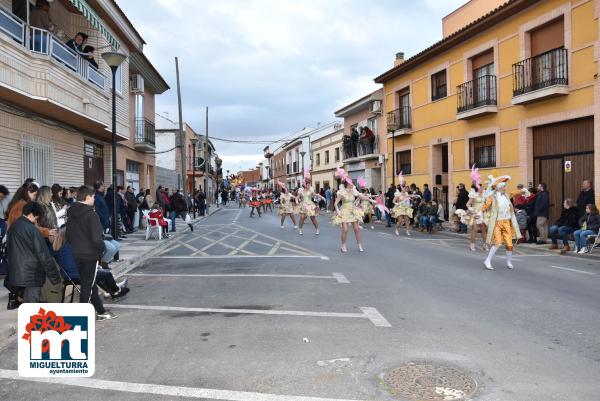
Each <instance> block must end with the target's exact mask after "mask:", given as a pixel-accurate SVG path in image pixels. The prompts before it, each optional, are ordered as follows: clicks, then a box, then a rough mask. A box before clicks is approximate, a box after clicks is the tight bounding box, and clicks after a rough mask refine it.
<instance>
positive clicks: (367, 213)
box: [356, 177, 377, 230]
mask: <svg viewBox="0 0 600 401" xmlns="http://www.w3.org/2000/svg"><path fill="white" fill-rule="evenodd" d="M356 183H357V184H358V187H359V188H360V193H361V194H363V195H364V196H366V197H368V198H369V199H368V200H366V199H360V209H361V210H362V212H363V221H366V222H368V223H369V224H371V230H374V229H375V226H374V225H373V222H374V220H373V215H375V208H374V207H373V202H372V199H373V196H372V195H371V194H370V193H369V190H368V189H367V182H366V181H365V179H364V178H363V177H358V179H357V180H356ZM375 204H377V202H375Z"/></svg>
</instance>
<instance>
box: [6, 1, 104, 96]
mask: <svg viewBox="0 0 600 401" xmlns="http://www.w3.org/2000/svg"><path fill="white" fill-rule="evenodd" d="M0 32H4V33H5V34H7V35H9V36H10V37H11V38H13V39H14V40H15V41H16V42H17V43H19V44H20V45H22V46H24V47H25V48H27V49H28V50H29V51H31V52H32V53H35V54H42V55H47V56H48V57H50V58H51V59H54V60H55V61H57V62H59V63H60V64H62V65H64V66H65V67H67V68H68V69H69V70H71V71H73V72H74V73H77V74H78V75H79V76H81V77H82V78H84V79H85V80H86V81H88V82H91V83H92V84H94V85H96V86H98V87H99V88H101V89H104V88H105V82H106V78H105V76H104V75H103V74H102V73H101V72H100V71H98V69H96V68H95V67H94V66H92V65H91V64H90V63H89V61H88V60H87V59H85V58H83V57H82V56H81V55H79V54H77V53H76V52H75V51H74V50H73V49H71V48H69V47H68V46H67V45H66V44H64V43H63V42H62V41H61V40H60V39H58V38H57V37H56V36H54V35H52V33H51V32H49V31H46V30H44V29H41V28H36V27H34V26H30V25H28V24H26V23H25V22H24V21H22V20H21V19H19V18H18V17H17V16H15V15H13V14H12V13H10V12H8V11H7V10H5V9H4V8H2V7H0Z"/></svg>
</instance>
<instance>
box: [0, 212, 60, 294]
mask: <svg viewBox="0 0 600 401" xmlns="http://www.w3.org/2000/svg"><path fill="white" fill-rule="evenodd" d="M43 217H44V208H43V207H42V205H40V204H39V203H36V202H29V203H27V204H25V206H23V208H22V213H21V216H20V217H19V218H18V219H16V220H15V221H14V222H13V224H11V226H10V229H9V231H8V275H7V278H6V283H7V284H8V286H7V288H9V290H10V291H11V293H12V294H11V298H12V301H13V302H14V301H15V300H16V298H15V295H16V294H18V295H19V296H21V298H23V302H26V303H37V302H40V292H41V289H42V285H43V284H44V279H45V277H48V279H49V280H50V282H51V283H52V284H58V283H60V281H61V279H60V274H59V273H58V269H57V268H56V264H55V263H54V259H53V258H52V255H51V254H50V250H49V249H48V245H47V244H46V241H45V240H44V238H43V237H42V235H41V234H40V232H39V230H38V229H37V227H36V223H37V222H38V220H39V219H42V218H43ZM10 301H11V299H9V304H10Z"/></svg>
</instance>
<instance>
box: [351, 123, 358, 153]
mask: <svg viewBox="0 0 600 401" xmlns="http://www.w3.org/2000/svg"><path fill="white" fill-rule="evenodd" d="M358 138H359V135H358V130H357V129H356V128H352V131H351V132H350V144H351V149H352V157H357V156H358Z"/></svg>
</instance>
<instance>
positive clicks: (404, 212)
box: [392, 191, 413, 219]
mask: <svg viewBox="0 0 600 401" xmlns="http://www.w3.org/2000/svg"><path fill="white" fill-rule="evenodd" d="M412 215H413V208H412V205H411V204H410V195H409V194H408V192H400V191H396V193H395V194H394V208H393V209H392V217H393V218H395V219H397V218H398V217H400V216H408V217H409V218H412Z"/></svg>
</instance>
